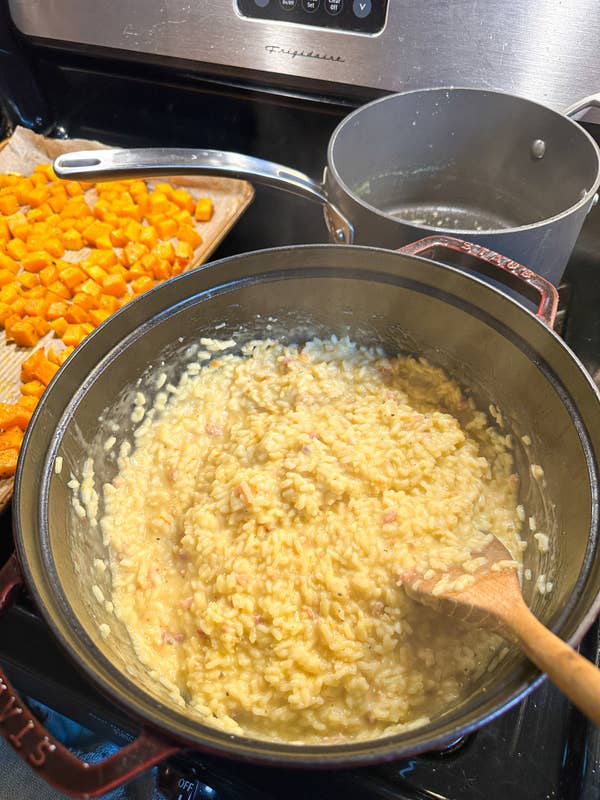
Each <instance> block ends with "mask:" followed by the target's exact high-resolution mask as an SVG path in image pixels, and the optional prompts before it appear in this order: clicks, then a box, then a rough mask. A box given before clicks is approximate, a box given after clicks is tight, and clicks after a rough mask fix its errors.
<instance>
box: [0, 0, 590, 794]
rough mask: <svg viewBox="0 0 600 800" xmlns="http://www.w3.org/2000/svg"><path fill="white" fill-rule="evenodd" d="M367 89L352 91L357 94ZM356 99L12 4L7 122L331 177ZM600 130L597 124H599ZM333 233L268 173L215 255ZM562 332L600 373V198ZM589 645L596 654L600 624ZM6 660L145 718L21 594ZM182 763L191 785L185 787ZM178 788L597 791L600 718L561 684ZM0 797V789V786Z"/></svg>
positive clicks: (14, 673)
mask: <svg viewBox="0 0 600 800" xmlns="http://www.w3.org/2000/svg"><path fill="white" fill-rule="evenodd" d="M353 103H356V100H354V101H353ZM350 108H351V103H350V101H348V100H346V99H345V98H335V97H333V98H332V97H327V98H325V97H319V96H300V95H299V94H297V93H296V94H294V93H292V92H289V93H287V94H285V95H283V94H281V93H279V94H275V93H272V92H270V91H269V90H268V88H265V87H263V88H262V89H257V88H256V87H252V86H248V85H244V84H243V83H242V82H241V81H239V80H237V79H235V77H231V76H230V78H228V79H225V78H224V77H223V76H221V77H220V78H219V81H218V82H217V81H216V79H213V78H212V77H211V76H210V75H201V76H199V75H191V74H188V73H187V72H186V71H185V70H177V71H176V70H174V69H173V68H170V67H166V66H164V65H153V66H149V65H145V64H139V63H135V62H131V61H129V62H125V61H123V62H119V61H118V60H114V59H112V60H110V61H109V60H106V59H103V58H101V57H99V56H98V55H97V54H93V53H89V52H83V53H82V52H71V53H65V52H60V51H52V50H50V49H46V50H43V49H40V48H37V47H33V46H31V45H29V44H27V43H26V42H24V41H22V40H20V39H19V37H18V36H16V34H15V33H14V32H13V31H12V30H11V25H10V21H9V20H8V18H7V17H6V8H5V4H2V5H0V112H1V113H0V127H1V129H2V130H1V131H0V132H1V133H3V134H4V135H6V134H7V133H8V132H10V130H11V128H12V127H13V126H14V125H15V124H22V125H25V126H27V127H30V128H33V129H35V130H38V131H41V132H45V133H48V134H50V135H58V136H64V135H69V136H82V137H85V138H97V139H100V140H102V141H105V142H106V143H108V144H113V145H132V146H142V145H152V144H154V145H163V146H180V147H185V146H196V147H211V148H219V149H229V150H237V151H241V152H245V153H248V154H250V155H255V156H262V157H266V158H270V159H272V160H276V161H279V162H280V163H284V164H289V165H290V166H294V167H296V168H299V169H301V170H303V171H305V172H308V173H309V174H310V175H312V176H313V177H315V178H319V177H320V174H321V173H322V169H323V166H324V163H325V153H326V146H327V141H328V138H329V136H330V134H331V131H332V130H333V129H334V127H335V126H336V125H337V123H338V122H339V120H340V119H341V118H342V117H343V116H344V115H345V114H346V113H348V111H349V110H350ZM592 132H593V133H594V134H595V135H596V131H592ZM325 240H326V232H325V228H324V224H323V218H322V212H321V210H320V208H319V207H318V206H313V205H311V204H308V203H306V202H304V201H302V200H298V199H297V198H294V197H292V196H288V195H284V194H281V193H277V192H274V191H272V190H268V189H263V188H260V187H258V188H257V193H256V198H255V201H254V203H253V204H252V206H251V207H250V209H249V210H248V212H247V213H246V214H245V215H244V217H243V218H242V220H241V221H240V222H239V223H238V225H237V226H236V227H235V229H234V230H233V231H232V232H231V233H230V234H229V235H228V237H227V238H226V239H225V241H224V242H223V243H222V244H221V246H220V247H219V249H218V251H217V252H216V253H215V257H221V256H227V255H232V254H234V253H239V252H244V251H247V250H252V249H257V248H261V247H268V246H277V245H283V244H295V243H303V242H318V241H325ZM565 280H566V288H565V290H564V291H563V292H562V300H563V303H562V309H563V310H562V313H561V320H560V325H561V331H562V335H563V336H564V337H565V339H566V341H567V342H568V343H569V344H570V346H571V347H572V348H573V349H574V350H575V352H576V353H577V354H578V356H579V357H580V358H581V359H582V361H583V362H584V364H585V366H586V367H587V368H588V370H589V371H590V373H591V374H592V375H595V376H596V381H597V382H598V381H599V379H600V210H599V209H596V210H595V211H594V212H592V214H591V215H590V217H589V218H588V221H587V222H586V225H585V227H584V230H583V233H582V236H581V237H580V240H579V242H578V245H577V248H576V251H575V254H574V256H573V258H572V260H571V263H570V264H569V267H568V269H567V273H566V276H565ZM11 549H12V544H11V533H10V513H6V514H5V515H4V516H3V517H1V518H0V564H2V563H3V562H4V560H6V558H7V557H8V555H9V554H10V552H11ZM581 650H582V652H583V654H584V655H586V656H587V657H588V658H589V659H591V660H593V661H595V662H596V663H597V664H598V663H599V658H600V631H599V627H598V624H597V623H596V624H595V625H594V626H593V627H592V629H591V630H590V632H589V633H588V635H587V636H586V638H585V640H584V642H583V643H582V646H581ZM0 661H1V662H2V664H3V665H4V666H5V667H6V669H7V672H8V675H9V678H10V679H11V680H12V681H14V683H15V685H16V686H17V687H18V689H19V690H20V691H22V692H23V693H24V694H26V695H29V696H31V697H33V698H35V699H38V700H40V701H41V702H43V703H45V704H46V705H48V706H50V707H51V708H54V709H56V710H57V711H59V712H61V713H63V714H65V715H66V716H68V717H70V718H72V719H74V720H76V721H77V722H79V723H81V724H83V725H85V726H86V727H88V728H91V729H93V730H96V731H98V732H101V733H104V734H106V735H107V737H108V738H111V739H113V740H114V741H116V742H124V741H127V739H128V738H129V737H130V736H131V735H132V734H134V733H135V732H136V729H135V725H134V724H133V723H132V722H131V721H130V720H128V719H127V717H126V716H124V715H123V713H122V712H121V711H119V710H118V709H116V708H115V707H114V706H112V705H110V704H109V703H107V702H106V701H105V700H104V699H103V698H102V697H101V696H100V695H99V694H98V693H97V692H95V691H94V690H93V689H92V688H91V687H90V685H89V684H88V683H86V682H85V681H84V680H83V679H82V678H81V677H80V676H79V674H78V673H77V672H76V671H75V669H74V668H73V667H72V666H71V664H70V662H69V661H68V658H67V657H66V656H64V655H63V654H62V652H61V651H60V650H59V649H58V646H57V645H56V644H55V642H54V640H53V638H52V635H51V634H50V632H49V630H48V629H47V627H46V626H45V625H44V623H42V621H41V620H40V618H39V617H38V616H37V614H36V613H35V610H34V609H33V607H32V606H31V604H30V603H29V602H28V601H27V599H24V600H23V601H22V602H20V603H19V604H18V605H17V606H16V607H15V608H13V609H12V610H11V612H9V614H8V615H6V617H5V618H4V619H2V620H0ZM182 778H184V779H187V780H188V781H189V786H188V789H189V791H187V793H185V795H183V794H182V793H181V789H180V788H177V787H178V783H179V781H180V780H181V779H182ZM159 780H160V783H161V785H162V786H163V787H164V788H165V789H166V788H171V789H172V796H173V797H174V798H175V797H177V796H181V797H182V798H183V797H184V796H185V798H188V797H192V796H194V797H196V798H212V800H230V799H231V800H233V799H234V798H235V799H236V800H237V799H239V800H242V799H243V800H279V799H280V798H288V799H289V800H295V799H296V798H298V799H299V798H329V799H330V800H337V799H338V798H340V800H341V798H345V799H348V798H350V799H352V798H381V800H405V799H406V800H408V799H411V800H444V798H448V800H458V798H469V800H479V799H481V800H531V799H532V798H534V799H535V800H538V798H539V800H545V799H546V798H547V799H548V800H554V799H555V798H556V799H557V800H570V799H571V798H582V799H583V800H596V798H598V797H600V730H599V729H597V728H595V727H594V726H593V725H592V724H591V723H588V722H587V721H586V720H585V719H584V718H583V717H582V715H581V714H580V713H579V712H578V711H577V710H575V709H574V708H573V707H572V706H571V705H570V704H569V703H568V701H566V700H565V699H564V698H563V696H562V695H561V694H560V693H559V692H558V691H557V690H556V689H555V688H554V687H553V686H551V685H550V684H549V683H547V682H546V683H544V684H543V685H542V686H541V687H540V688H538V689H537V690H536V691H535V692H534V693H533V694H532V695H530V696H529V697H528V698H527V699H526V700H524V701H523V702H521V703H520V704H518V705H516V706H515V707H514V708H512V709H511V710H510V711H508V712H507V713H505V714H504V715H502V716H500V717H498V718H496V719H495V720H492V721H491V722H489V723H488V724H487V725H486V726H485V727H484V728H482V729H481V730H479V731H477V732H476V733H474V734H472V735H471V736H469V737H468V738H467V739H466V740H464V741H460V742H458V743H456V746H455V747H454V748H450V749H449V750H447V751H445V752H442V753H430V754H426V755H421V756H418V757H415V758H412V759H407V760H403V761H396V762H392V763H388V764H383V765H380V766H376V767H368V768H361V769H354V770H340V771H327V772H323V771H319V772H308V771H305V772H296V771H292V770H278V769H273V768H264V767H254V766H251V765H245V764H240V763H236V762H231V761H225V760H221V759H217V758H213V757H207V756H204V755H201V756H200V755H194V754H193V753H191V754H188V755H187V756H185V757H178V758H177V759H175V760H173V761H172V762H171V763H170V764H169V766H168V768H167V769H166V770H163V771H162V772H161V773H160V776H159ZM0 796H2V797H3V795H2V793H1V787H0Z"/></svg>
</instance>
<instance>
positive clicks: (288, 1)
mask: <svg viewBox="0 0 600 800" xmlns="http://www.w3.org/2000/svg"><path fill="white" fill-rule="evenodd" d="M236 2H237V8H238V10H239V12H240V14H241V15H242V16H244V17H249V18H251V19H260V20H268V21H270V22H293V23H295V24H297V25H313V26H315V27H317V28H329V29H333V30H336V31H348V32H351V33H367V34H374V33H379V32H380V31H382V30H383V27H384V25H385V15H386V11H387V4H388V0H236Z"/></svg>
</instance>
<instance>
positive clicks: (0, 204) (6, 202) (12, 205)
mask: <svg viewBox="0 0 600 800" xmlns="http://www.w3.org/2000/svg"><path fill="white" fill-rule="evenodd" d="M19 206H20V203H19V201H18V200H17V198H16V197H15V195H14V194H5V195H4V196H3V197H0V212H1V213H2V214H4V216H5V217H8V216H10V215H11V214H15V213H16V212H17V211H18V210H19Z"/></svg>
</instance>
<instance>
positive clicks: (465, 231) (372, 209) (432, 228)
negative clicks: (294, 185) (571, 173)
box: [327, 86, 600, 239]
mask: <svg viewBox="0 0 600 800" xmlns="http://www.w3.org/2000/svg"><path fill="white" fill-rule="evenodd" d="M433 92H452V93H453V94H456V93H459V92H469V93H471V94H474V95H481V94H492V95H501V96H503V97H510V98H512V99H514V100H516V101H519V102H522V103H527V104H529V105H532V106H536V107H538V108H540V109H543V110H544V111H546V112H549V113H551V114H554V115H555V116H556V117H559V118H560V119H561V120H563V121H565V122H568V123H569V124H570V125H572V126H574V129H576V130H577V135H582V136H584V137H585V138H586V139H587V140H588V143H589V144H590V145H591V146H592V149H593V152H594V155H595V157H596V175H595V178H594V181H593V183H592V187H591V188H590V189H589V190H587V191H586V193H585V194H584V195H583V197H581V199H580V200H578V201H577V202H576V203H573V204H572V205H571V206H569V207H568V208H566V209H564V210H563V211H561V212H559V213H558V214H555V215H554V216H553V217H545V218H544V219H540V220H538V221H537V222H531V223H529V224H527V225H517V226H515V227H512V228H486V229H481V230H474V229H472V228H444V227H442V226H437V225H426V224H420V223H419V225H416V224H415V223H414V222H411V221H410V220H403V219H402V218H401V217H395V216H393V215H391V214H387V213H386V212H385V211H382V210H381V209H380V208H377V206H374V205H371V204H370V203H368V202H367V201H366V200H364V199H363V198H361V197H360V196H359V195H358V194H356V192H354V191H353V190H352V189H351V188H350V187H349V186H348V184H347V183H346V181H345V180H344V178H343V177H342V176H341V175H340V172H339V170H338V168H337V165H336V162H335V154H334V149H335V145H336V141H337V139H338V136H339V135H340V133H341V132H342V130H343V129H344V128H345V127H346V126H347V125H350V124H352V121H353V120H354V119H355V118H356V117H358V116H359V115H360V114H362V113H368V110H369V109H371V108H373V107H374V106H377V105H379V104H382V103H388V102H393V101H394V100H395V99H396V98H398V97H405V96H407V95H412V94H429V93H433ZM327 169H328V172H329V173H330V174H331V176H332V179H333V180H334V181H335V183H336V184H338V185H339V186H340V188H341V189H342V190H343V191H344V193H345V194H346V195H347V196H348V197H349V198H350V199H351V200H352V201H353V202H355V203H357V205H359V206H362V208H364V209H365V211H368V212H369V213H371V214H376V215H377V216H378V217H380V218H382V219H385V220H387V221H388V222H394V223H397V224H398V225H402V226H406V227H410V228H412V229H413V230H415V231H417V232H418V231H421V232H423V231H426V232H428V233H432V234H435V233H438V234H444V235H447V236H458V237H464V238H467V239H469V238H472V237H475V238H476V239H477V237H481V236H500V235H510V234H513V233H519V232H523V231H529V230H534V229H536V228H541V227H543V226H544V225H552V224H553V223H555V222H558V221H559V220H562V219H564V218H565V217H568V216H570V215H571V214H574V213H576V212H577V211H579V210H580V209H582V208H584V207H585V206H586V205H587V204H588V203H590V202H592V200H593V197H594V195H595V194H596V193H597V192H598V189H599V187H600V147H599V146H598V145H597V144H596V142H595V140H594V139H593V137H592V136H591V135H590V134H589V133H588V132H587V131H586V130H585V128H582V127H581V125H580V124H578V123H577V122H576V121H575V120H573V119H571V118H570V117H567V116H566V115H565V114H562V113H561V112H560V111H556V110H555V109H553V108H550V107H549V106H546V105H544V104H543V103H538V102H536V101H535V100H531V99H529V98H528V97H523V96H521V95H517V94H513V93H512V92H506V91H502V90H499V89H476V88H473V87H469V86H431V87H427V88H425V89H410V90H408V91H406V92H395V93H394V94H390V95H386V96H385V97H379V98H377V99H376V100H372V101H371V102H370V103H367V104H366V105H363V106H360V107H359V108H357V109H355V110H354V111H353V112H352V113H351V114H348V116H347V117H344V119H343V120H342V121H341V122H340V123H339V124H338V125H337V127H336V128H335V129H334V131H333V133H332V134H331V137H330V139H329V143H328V145H327ZM422 235H424V234H422Z"/></svg>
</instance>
